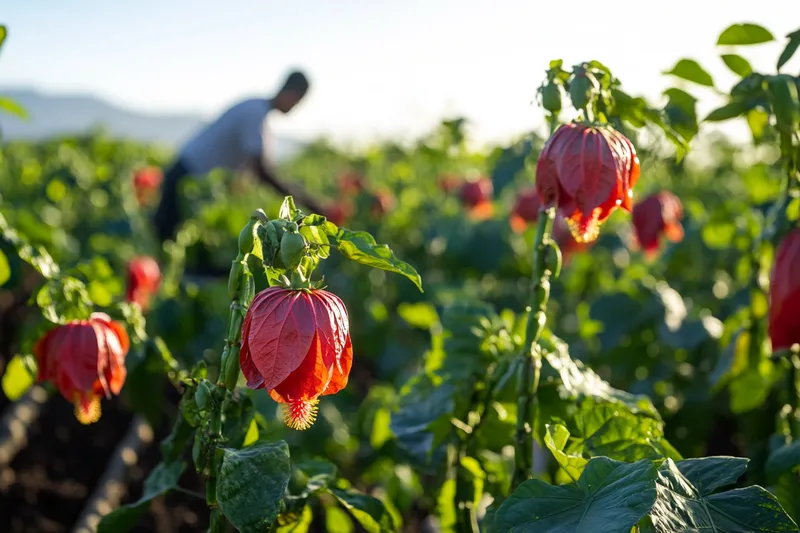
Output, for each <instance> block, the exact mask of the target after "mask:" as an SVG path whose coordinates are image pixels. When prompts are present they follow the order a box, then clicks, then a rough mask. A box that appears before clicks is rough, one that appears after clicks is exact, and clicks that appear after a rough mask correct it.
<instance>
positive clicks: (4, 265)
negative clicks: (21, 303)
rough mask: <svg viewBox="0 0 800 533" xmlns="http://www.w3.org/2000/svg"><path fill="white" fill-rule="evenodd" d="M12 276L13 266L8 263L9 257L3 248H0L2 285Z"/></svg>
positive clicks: (0, 278) (0, 282) (0, 283)
mask: <svg viewBox="0 0 800 533" xmlns="http://www.w3.org/2000/svg"><path fill="white" fill-rule="evenodd" d="M10 278H11V267H10V266H9V265H8V258H7V257H6V254H4V253H3V250H0V287H2V286H3V285H4V284H5V282H6V281H8V280H9V279H10Z"/></svg>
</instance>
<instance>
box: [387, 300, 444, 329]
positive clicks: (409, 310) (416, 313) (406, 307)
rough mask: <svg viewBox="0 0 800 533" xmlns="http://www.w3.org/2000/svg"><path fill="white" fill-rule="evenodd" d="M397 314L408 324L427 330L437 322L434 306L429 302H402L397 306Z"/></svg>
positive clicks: (437, 317)
mask: <svg viewBox="0 0 800 533" xmlns="http://www.w3.org/2000/svg"><path fill="white" fill-rule="evenodd" d="M397 314H398V315H399V316H400V318H402V319H403V320H405V321H406V323H407V324H408V325H409V326H414V327H415V328H420V329H426V330H429V329H431V328H432V327H433V326H435V325H436V324H438V323H439V315H438V314H437V313H436V308H435V307H434V306H433V304H431V303H429V302H417V303H413V304H412V303H408V302H403V303H401V304H400V305H399V306H397Z"/></svg>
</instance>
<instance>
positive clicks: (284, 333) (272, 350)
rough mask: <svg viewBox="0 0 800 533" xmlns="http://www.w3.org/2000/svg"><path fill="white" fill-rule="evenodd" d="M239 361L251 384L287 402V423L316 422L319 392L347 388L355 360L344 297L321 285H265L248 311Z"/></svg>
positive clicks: (304, 424)
mask: <svg viewBox="0 0 800 533" xmlns="http://www.w3.org/2000/svg"><path fill="white" fill-rule="evenodd" d="M239 362H240V364H241V368H242V373H243V374H244V377H245V378H246V379H247V386H248V387H249V388H251V389H267V391H269V395H270V396H271V397H272V399H273V400H275V401H276V402H279V403H282V404H285V406H284V421H285V422H286V425H287V426H289V427H290V428H293V429H298V430H302V429H307V428H309V427H311V425H312V424H313V423H314V420H315V419H316V414H317V403H318V402H319V397H320V396H325V395H328V394H335V393H337V392H339V391H340V390H341V389H343V388H344V387H345V386H346V385H347V379H348V376H349V374H350V367H351V366H352V364H353V345H352V343H351V341H350V324H349V319H348V316H347V309H346V308H345V306H344V303H343V302H342V300H340V299H339V297H338V296H336V295H335V294H332V293H330V292H327V291H324V290H321V289H312V290H293V289H285V288H282V287H269V288H267V289H264V290H263V291H261V292H260V293H258V294H257V295H256V297H255V299H254V300H253V303H252V304H250V308H249V309H248V310H247V314H246V315H245V318H244V323H243V324H242V347H241V350H240V351H239Z"/></svg>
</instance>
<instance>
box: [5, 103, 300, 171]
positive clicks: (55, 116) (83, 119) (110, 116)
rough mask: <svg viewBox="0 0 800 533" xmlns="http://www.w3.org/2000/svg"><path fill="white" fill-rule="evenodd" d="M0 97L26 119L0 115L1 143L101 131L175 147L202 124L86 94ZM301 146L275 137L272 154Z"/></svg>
mask: <svg viewBox="0 0 800 533" xmlns="http://www.w3.org/2000/svg"><path fill="white" fill-rule="evenodd" d="M0 95H3V96H8V97H10V98H13V99H14V100H16V101H17V103H19V104H20V105H21V106H22V107H24V108H25V110H26V111H27V112H28V115H29V118H28V120H27V121H23V120H20V119H18V118H17V117H14V116H11V115H6V114H0V135H2V138H3V139H4V140H42V139H47V138H49V137H53V136H60V135H71V134H79V133H84V132H87V131H89V130H91V129H93V128H96V127H98V126H101V127H103V128H104V129H105V131H106V132H108V134H109V135H111V136H113V137H119V138H124V139H132V140H137V141H142V142H148V143H157V144H163V145H167V146H170V147H172V148H177V147H178V146H179V145H180V143H182V142H183V141H185V140H187V139H188V138H189V137H190V136H191V135H192V134H193V133H194V132H195V131H197V130H198V129H199V128H200V127H202V126H203V124H204V123H205V122H207V119H204V118H203V117H201V116H199V115H178V114H148V113H141V112H137V111H130V110H127V109H123V108H121V107H118V106H116V105H114V104H111V103H109V102H106V101H104V100H101V99H99V98H95V97H93V96H89V95H80V94H76V95H60V94H59V95H57V94H48V93H44V92H40V91H37V90H34V89H28V88H7V89H4V88H0ZM301 147H302V143H300V142H298V141H295V140H292V139H285V138H276V139H275V146H274V151H275V155H276V157H277V158H278V159H283V158H285V157H287V156H289V155H292V154H293V153H295V152H296V151H297V150H299V149H300V148H301Z"/></svg>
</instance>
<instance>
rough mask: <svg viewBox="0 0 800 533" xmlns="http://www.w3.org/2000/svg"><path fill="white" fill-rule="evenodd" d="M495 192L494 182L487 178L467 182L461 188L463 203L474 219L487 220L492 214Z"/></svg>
mask: <svg viewBox="0 0 800 533" xmlns="http://www.w3.org/2000/svg"><path fill="white" fill-rule="evenodd" d="M493 192H494V187H493V185H492V180H490V179H489V178H487V177H485V176H483V177H480V178H478V179H475V180H471V181H466V182H464V184H463V185H462V186H461V203H462V204H463V205H464V206H465V207H466V208H467V211H468V212H469V214H470V216H472V217H473V218H477V219H484V218H487V217H489V216H491V214H492V193H493Z"/></svg>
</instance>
